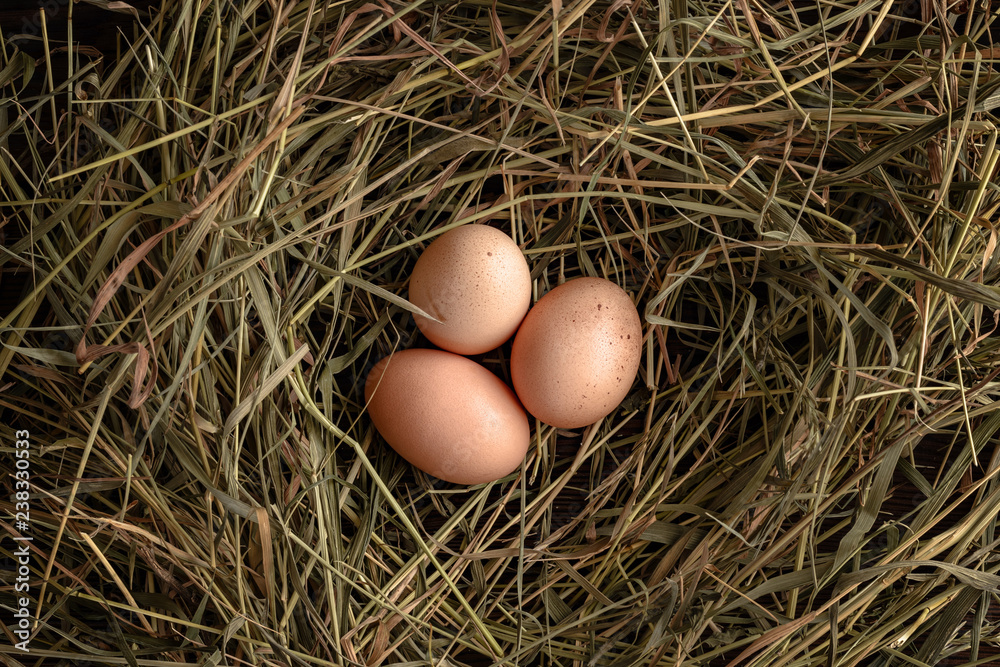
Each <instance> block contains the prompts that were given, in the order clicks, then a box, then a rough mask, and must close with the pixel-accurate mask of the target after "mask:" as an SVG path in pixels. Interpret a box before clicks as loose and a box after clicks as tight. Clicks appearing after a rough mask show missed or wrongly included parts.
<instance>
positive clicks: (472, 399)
mask: <svg viewBox="0 0 1000 667" xmlns="http://www.w3.org/2000/svg"><path fill="white" fill-rule="evenodd" d="M365 401H366V402H367V403H368V414H369V415H371V418H372V421H373V422H374V423H375V428H377V429H378V432H379V433H381V434H382V437H383V438H385V440H386V442H388V443H389V445H390V446H391V447H392V448H393V449H395V450H396V452H398V453H399V455H400V456H402V457H403V458H404V459H406V460H407V461H409V462H410V463H412V464H413V465H415V466H416V467H418V468H420V469H421V470H423V471H424V472H426V473H429V474H431V475H434V476H435V477H439V478H441V479H443V480H446V481H449V482H454V483H456V484H481V483H483V482H492V481H495V480H497V479H500V478H501V477H503V476H505V475H507V474H509V473H511V472H513V471H514V470H516V469H517V467H518V466H519V465H521V460H522V459H524V454H525V452H526V451H528V443H529V440H530V428H529V426H528V417H527V415H526V414H525V413H524V409H523V408H522V407H521V404H520V403H518V400H517V397H516V396H515V395H514V392H512V391H511V390H510V388H509V387H508V386H507V385H505V384H504V383H503V382H502V381H501V380H500V378H498V377H497V376H495V375H493V373H491V372H489V371H488V370H486V369H485V368H483V367H482V366H480V365H479V364H477V363H476V362H474V361H472V360H471V359H466V358H465V357H460V356H459V355H457V354H452V353H451V352H444V351H442V350H419V349H413V350H403V351H402V352H396V353H395V354H392V355H389V356H388V357H386V358H384V359H382V360H381V361H379V362H378V363H377V364H376V365H375V368H373V369H372V370H371V372H370V373H369V374H368V379H367V380H366V382H365Z"/></svg>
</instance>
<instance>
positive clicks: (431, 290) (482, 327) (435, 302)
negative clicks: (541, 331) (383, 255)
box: [409, 225, 531, 354]
mask: <svg viewBox="0 0 1000 667" xmlns="http://www.w3.org/2000/svg"><path fill="white" fill-rule="evenodd" d="M409 299H410V302H411V303H413V304H414V305H415V306H417V307H419V308H420V309H422V310H423V311H424V312H426V313H427V314H429V315H431V316H432V317H435V318H437V319H438V320H440V322H435V321H434V320H431V319H428V318H426V317H421V316H416V321H417V326H418V327H419V328H420V330H421V331H422V332H423V333H424V335H425V336H427V338H428V340H430V341H431V342H432V343H434V344H435V345H437V346H438V347H440V348H442V349H445V350H448V351H450V352H455V353H457V354H480V353H482V352H488V351H489V350H492V349H494V348H496V347H499V346H500V345H502V344H503V343H504V342H505V341H506V340H507V339H509V338H510V337H511V336H512V335H514V332H515V331H517V327H518V325H519V324H520V323H521V320H522V319H524V314H525V313H527V312H528V306H529V305H530V304H531V274H530V272H529V271H528V263H527V262H526V261H525V260H524V255H522V254H521V250H520V248H518V247H517V244H516V243H514V241H513V240H512V239H511V238H510V237H509V236H507V234H505V233H504V232H502V231H500V230H499V229H494V228H493V227H487V226H486V225H465V226H463V227H456V228H455V229H452V230H450V231H447V232H445V233H444V234H442V235H441V236H439V237H438V238H437V239H435V240H434V242H433V243H431V244H430V245H429V246H427V248H426V249H425V250H424V252H423V253H422V254H421V255H420V257H419V258H418V259H417V264H416V266H415V267H414V268H413V273H412V274H411V275H410V293H409Z"/></svg>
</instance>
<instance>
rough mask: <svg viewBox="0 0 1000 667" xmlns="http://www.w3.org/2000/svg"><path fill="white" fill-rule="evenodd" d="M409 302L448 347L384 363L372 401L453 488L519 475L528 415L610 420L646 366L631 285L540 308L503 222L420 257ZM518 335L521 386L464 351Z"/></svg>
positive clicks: (566, 289) (383, 428) (444, 241)
mask: <svg viewBox="0 0 1000 667" xmlns="http://www.w3.org/2000/svg"><path fill="white" fill-rule="evenodd" d="M409 299H410V302H411V303H412V304H413V305H415V306H417V307H418V308H420V309H421V310H422V311H423V312H425V313H426V314H427V315H429V316H430V317H429V318H428V317H423V316H417V317H416V322H417V326H418V327H419V328H420V330H421V332H423V334H424V335H425V336H427V338H428V340H430V341H431V342H432V343H434V344H435V345H437V346H438V347H440V348H442V349H441V350H427V349H411V350H404V351H401V352H396V353H394V354H391V355H389V356H388V357H385V358H384V359H382V360H381V361H379V363H378V364H376V366H375V367H374V368H373V369H372V371H371V372H370V373H369V374H368V378H367V380H366V382H365V401H366V403H367V405H368V413H369V414H370V415H371V418H372V421H373V422H374V424H375V428H377V429H378V432H379V433H380V434H381V435H382V437H383V438H385V440H386V442H388V443H389V445H390V446H391V447H392V448H393V449H395V450H396V452H398V453H399V454H400V456H402V457H403V458H404V459H406V460H407V461H409V462H410V463H412V464H413V465H414V466H416V467H417V468H420V469H421V470H423V471H424V472H427V473H429V474H431V475H434V476H435V477H439V478H441V479H443V480H446V481H449V482H454V483H457V484H481V483H483V482H490V481H494V480H497V479H499V478H501V477H503V476H505V475H507V474H509V473H510V472H512V471H513V470H515V469H516V468H517V467H518V466H519V465H520V464H521V461H522V460H523V459H524V454H525V452H526V451H527V450H528V444H529V442H530V427H529V426H528V418H527V415H526V414H525V410H527V411H528V412H530V413H531V414H532V415H534V416H535V417H537V418H538V419H539V420H541V421H543V422H545V423H547V424H550V425H552V426H556V427H559V428H578V427H581V426H587V425H589V424H593V423H594V422H596V421H598V420H600V419H602V418H603V417H605V416H606V415H608V414H610V413H611V411H612V410H614V409H615V407H616V406H617V405H618V404H619V403H621V401H622V399H624V398H625V396H626V395H627V394H628V391H629V389H630V388H631V386H632V380H633V379H634V378H635V374H636V372H637V371H638V369H639V358H640V353H641V341H642V327H641V323H640V320H639V313H638V312H637V311H636V308H635V304H633V303H632V299H631V298H630V297H629V296H628V294H626V293H625V291H624V290H622V289H621V288H620V287H618V285H616V284H614V283H612V282H610V281H608V280H604V279H603V278H577V279H575V280H570V281H568V282H566V283H563V284H562V285H560V286H558V287H556V288H554V289H552V290H551V291H550V292H548V293H547V294H546V295H545V296H543V297H542V298H541V299H539V300H538V303H536V304H535V307H534V308H532V309H531V310H530V311H529V310H528V308H529V306H530V304H531V274H530V271H529V270H528V264H527V262H525V260H524V255H522V254H521V250H520V249H519V248H518V247H517V244H515V243H514V241H513V240H511V238H510V237H509V236H507V235H506V234H504V233H503V232H501V231H500V230H498V229H494V228H493V227H488V226H485V225H466V226H463V227H457V228H455V229H453V230H451V231H448V232H446V233H445V234H442V235H441V236H440V237H438V239H437V240H435V241H434V242H433V243H431V244H430V245H429V246H428V247H427V249H426V250H424V252H423V254H421V255H420V258H419V259H418V260H417V264H416V266H415V267H414V269H413V274H412V275H411V276H410V292H409ZM511 336H514V345H513V348H512V350H511V358H510V373H511V380H512V382H513V384H514V391H511V389H510V388H509V387H508V386H507V385H506V384H504V383H503V381H501V380H500V378H498V377H497V376H495V375H494V374H493V373H491V372H490V371H488V370H487V369H485V368H483V367H482V366H480V365H479V364H478V363H476V362H475V361H473V360H471V359H468V358H466V357H464V356H462V355H472V354H481V353H483V352H488V351H489V350H492V349H495V348H497V347H499V346H500V345H502V344H503V343H504V342H505V341H507V340H508V339H509V338H510V337H511ZM515 392H516V394H515ZM522 406H523V407H522Z"/></svg>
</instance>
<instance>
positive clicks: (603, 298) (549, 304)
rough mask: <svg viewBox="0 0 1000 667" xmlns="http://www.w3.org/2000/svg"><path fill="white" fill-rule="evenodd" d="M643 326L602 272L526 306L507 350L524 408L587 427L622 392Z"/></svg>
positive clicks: (564, 424)
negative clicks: (600, 274) (527, 309)
mask: <svg viewBox="0 0 1000 667" xmlns="http://www.w3.org/2000/svg"><path fill="white" fill-rule="evenodd" d="M641 352H642V327H641V322H640V320H639V313H638V312H637V311H636V308H635V304H633V303H632V299H631V298H630V297H629V295H628V294H626V293H625V291H624V290H622V288H620V287H618V285H616V284H614V283H613V282H610V281H608V280H604V279H603V278H577V279H575V280H570V281H568V282H566V283H563V284H562V285H560V286H558V287H556V288H554V289H553V290H551V291H550V292H549V293H548V294H546V295H545V296H543V297H542V298H541V299H539V300H538V303H536V304H535V307H534V308H532V309H531V311H530V312H529V313H528V315H527V317H525V318H524V322H522V323H521V328H520V329H519V330H518V332H517V336H516V337H515V338H514V347H513V349H512V351H511V357H510V372H511V379H512V380H513V382H514V390H515V391H516V392H517V396H518V398H520V399H521V403H522V404H523V405H524V407H525V409H527V410H528V412H530V413H531V414H532V415H534V416H535V417H537V418H538V419H540V420H541V421H543V422H545V423H546V424H551V425H552V426H556V427H558V428H578V427H581V426H588V425H590V424H593V423H594V422H596V421H598V420H599V419H602V418H603V417H605V416H607V415H608V414H610V413H611V412H612V411H613V410H614V409H615V408H616V407H617V406H618V404H619V403H621V402H622V400H623V399H624V398H625V396H626V395H628V392H629V389H631V387H632V381H633V380H634V379H635V374H636V371H638V370H639V359H640V356H641Z"/></svg>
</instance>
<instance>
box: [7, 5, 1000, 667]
mask: <svg viewBox="0 0 1000 667" xmlns="http://www.w3.org/2000/svg"><path fill="white" fill-rule="evenodd" d="M90 4H91V5H94V6H96V8H95V7H88V9H90V11H92V12H98V11H99V12H105V13H106V12H110V11H113V10H116V9H117V10H119V11H123V12H126V13H127V12H128V11H129V6H128V5H126V4H125V3H108V2H103V1H102V2H97V1H96V0H90ZM963 6H964V7H965V8H964V9H962V10H961V12H962V13H958V11H959V8H958V7H957V6H955V5H949V6H945V4H944V3H937V2H933V3H931V2H927V3H914V2H911V3H906V4H903V5H893V4H888V3H883V2H880V1H879V0H861V1H860V2H858V3H838V2H825V3H815V4H812V3H796V4H789V3H784V4H781V5H775V6H774V7H771V6H770V3H756V2H749V1H748V0H737V2H729V1H726V2H719V1H716V0H707V1H705V2H694V1H689V2H681V1H677V2H659V3H654V2H632V3H628V2H610V1H608V0H579V1H567V2H565V3H564V2H553V3H551V4H548V5H545V6H533V5H531V4H530V3H520V4H518V3H511V4H500V3H496V4H493V3H490V2H485V1H482V2H461V3H445V2H437V1H432V0H423V1H417V2H394V1H390V2H382V1H381V0H379V1H377V2H362V1H358V0H347V1H344V2H320V1H318V0H299V1H295V0H267V1H263V0H245V1H244V2H240V3H230V2H221V1H218V0H205V1H199V2H195V1H194V0H162V4H161V5H159V6H155V7H153V8H152V10H150V15H149V16H148V17H147V16H145V14H144V12H145V10H144V9H143V10H142V12H143V14H140V10H135V11H136V15H137V16H140V17H141V18H142V20H141V21H140V22H136V23H135V24H134V25H132V26H131V29H130V31H129V32H127V33H126V34H125V35H123V37H122V38H121V39H120V40H119V47H118V48H117V50H116V52H115V53H114V54H111V55H112V56H113V57H108V58H106V59H103V60H102V59H101V58H99V57H98V56H97V55H96V52H94V51H93V50H87V49H79V50H78V51H77V52H76V57H74V58H72V59H69V60H67V59H66V57H65V53H66V51H65V49H63V50H61V51H60V50H59V48H58V47H60V46H63V45H59V44H56V43H54V42H51V41H50V40H49V39H48V29H49V28H48V27H47V25H43V26H42V30H41V35H40V38H41V39H42V40H43V45H42V47H41V48H43V53H44V55H43V57H42V58H41V59H40V60H39V61H38V63H37V67H36V63H35V60H34V59H33V58H32V57H30V56H29V55H27V54H26V51H28V52H31V49H33V48H34V49H38V48H39V46H38V43H37V41H33V40H27V39H22V40H12V38H13V37H14V36H13V35H12V34H10V32H9V31H6V30H5V31H4V33H3V43H2V44H0V47H2V49H0V50H2V53H3V62H2V66H0V85H2V86H3V88H4V95H5V96H8V103H7V104H6V105H3V106H0V136H2V141H3V143H2V147H3V158H2V159H0V197H2V201H3V204H2V205H3V209H4V211H5V213H4V223H3V233H4V234H5V239H6V240H5V241H4V242H3V252H2V254H0V266H2V268H3V269H4V271H6V272H8V276H5V278H4V280H5V281H7V280H10V279H11V277H10V274H13V276H15V277H16V276H17V275H27V277H28V279H27V282H26V283H25V291H24V293H23V295H20V296H19V297H18V298H17V299H16V303H17V305H16V307H14V308H13V309H11V310H10V311H9V312H5V313H0V340H2V343H3V348H0V374H2V378H3V379H2V382H0V387H2V393H0V409H2V410H3V420H2V427H0V433H2V437H3V444H2V447H3V452H4V454H3V457H4V460H5V463H4V464H2V465H4V466H7V465H8V464H11V463H12V462H13V461H14V445H13V444H12V443H13V442H14V440H15V432H16V431H17V430H19V429H26V430H28V431H30V434H31V438H30V442H31V446H32V447H33V458H32V468H31V499H30V504H31V526H30V533H31V535H32V536H33V537H34V541H33V542H32V544H31V550H32V551H31V554H32V556H31V596H32V602H31V607H30V608H31V613H32V615H37V616H38V619H37V623H36V624H35V625H34V626H33V631H32V636H31V640H30V647H31V653H30V654H23V653H21V652H19V651H18V650H17V649H16V648H0V655H3V656H4V659H5V660H7V661H10V662H11V664H36V663H35V662H33V661H35V660H37V659H39V658H42V659H45V660H47V661H52V662H47V663H46V664H57V662H56V661H62V662H58V664H82V663H83V661H90V662H94V663H100V664H128V665H133V666H134V665H140V664H141V665H157V666H164V667H165V666H167V665H174V664H205V665H215V664H234V665H235V664H261V665H272V664H273V665H292V664H310V665H359V664H366V665H389V664H405V665H462V664H476V665H487V664H507V665H570V664H573V665H633V664H635V665H638V664H643V665H646V664H663V665H689V666H692V667H694V666H702V665H734V666H735V665H760V666H764V665H767V666H769V667H770V666H773V667H783V666H785V665H788V666H796V667H804V666H813V665H815V666H819V665H827V664H838V665H876V664H877V665H890V664H892V665H903V664H909V665H931V664H935V663H936V662H938V661H940V660H943V659H945V658H947V657H949V656H952V655H954V654H957V653H962V655H964V656H966V658H967V659H968V660H969V661H971V663H970V664H976V663H975V661H977V660H979V661H983V660H987V659H988V658H989V656H990V655H994V654H995V653H996V651H997V649H996V646H997V644H998V642H1000V630H998V628H997V621H996V614H995V608H996V593H997V590H998V585H1000V578H998V569H1000V563H998V561H997V557H996V550H997V545H998V543H1000V540H998V537H997V534H996V528H997V525H996V524H997V514H998V510H1000V485H998V480H997V472H998V470H1000V468H998V463H1000V461H998V455H1000V450H998V448H997V439H996V438H997V432H998V430H1000V413H998V412H997V410H996V409H995V406H994V405H993V403H994V401H995V400H996V399H997V397H998V395H1000V384H998V382H997V375H998V374H1000V366H998V362H1000V352H998V341H1000V338H998V337H997V336H996V335H995V332H996V327H997V325H998V317H1000V315H998V313H1000V289H998V288H997V287H996V285H997V284H998V274H1000V268H998V259H997V257H998V255H997V253H996V243H997V234H996V228H995V223H994V220H995V213H996V210H997V208H998V202H1000V199H998V193H1000V190H998V188H997V186H996V184H995V183H994V182H993V180H994V178H995V177H994V175H995V173H996V163H997V159H998V155H1000V152H998V150H997V145H996V139H997V129H996V125H995V124H994V122H995V118H994V116H993V115H992V114H991V112H992V110H993V109H995V108H996V107H997V106H1000V96H998V95H997V94H996V93H995V92H994V91H995V90H996V89H997V86H998V85H1000V78H998V77H997V75H996V73H995V71H994V67H993V62H994V60H995V58H996V53H995V52H994V51H993V49H992V48H991V47H992V41H991V39H990V35H991V30H992V28H991V24H992V22H993V19H994V16H993V15H991V14H987V13H984V11H983V10H982V9H981V8H980V7H979V5H977V4H974V3H967V5H963ZM140 9H141V8H140ZM73 11H75V12H76V13H77V14H81V13H82V12H83V11H84V5H80V6H76V7H75V9H73V10H72V11H70V12H69V13H68V16H66V17H64V19H65V20H69V21H72V20H73ZM140 25H142V26H145V27H140ZM70 34H71V35H73V39H74V40H75V41H74V45H83V46H87V35H86V34H81V33H80V32H79V31H77V32H75V33H70ZM29 84H30V85H29ZM471 223H487V224H492V225H496V226H498V227H500V228H502V229H504V230H506V231H509V232H510V233H511V234H512V235H513V237H514V239H515V240H516V241H517V242H518V243H519V244H520V245H521V246H522V247H523V248H524V251H525V254H526V257H527V258H528V261H529V264H530V266H531V270H532V276H533V278H534V279H535V285H536V290H537V292H538V294H541V293H543V292H544V291H545V290H547V289H549V288H550V287H552V286H554V285H555V284H558V283H559V282H561V281H563V280H564V279H567V278H572V277H575V276H578V275H596V276H603V277H607V278H609V279H611V280H613V281H615V282H617V283H619V284H620V285H622V286H623V287H625V288H626V289H627V290H628V291H629V292H630V294H631V295H632V296H633V297H634V298H635V300H636V302H637V303H638V304H639V307H640V312H642V313H643V314H644V315H645V325H644V328H645V333H646V337H645V341H644V342H645V345H646V347H645V354H644V358H643V363H642V367H641V369H640V376H639V378H637V380H636V384H635V387H634V390H633V392H632V394H631V395H630V397H629V398H628V399H627V400H626V401H625V403H624V404H623V406H622V408H621V409H620V410H619V411H617V412H615V413H614V414H612V415H611V416H609V417H608V418H607V419H606V420H604V421H603V422H602V423H600V424H597V425H595V426H594V427H592V428H589V429H584V430H582V431H579V432H574V433H567V432H558V431H555V430H553V429H551V428H549V427H546V426H544V425H542V424H535V425H534V426H535V430H534V440H533V445H532V447H531V449H530V451H529V454H528V457H527V459H526V461H525V464H524V466H523V468H522V470H520V471H518V473H516V474H514V475H511V476H510V477H508V478H506V479H504V480H501V481H500V482H498V483H496V484H492V485H485V486H481V487H475V488H459V487H453V486H450V485H443V484H440V483H437V482H435V481H433V480H430V479H428V478H427V477H426V476H424V475H422V474H419V473H415V472H414V471H413V470H412V469H411V468H410V467H409V466H407V465H406V464H405V463H404V462H402V461H401V460H400V459H399V458H398V457H397V456H396V455H395V454H393V453H392V452H391V451H390V450H388V449H387V448H386V447H385V445H384V443H383V442H382V441H381V440H380V439H379V437H378V435H377V434H376V433H375V432H374V429H373V428H372V426H371V423H370V421H369V420H368V419H367V418H366V416H365V414H364V410H363V405H362V403H363V400H362V396H361V386H362V384H363V380H364V377H365V374H366V370H367V369H368V368H370V367H371V365H372V364H373V363H374V362H375V361H376V360H377V359H378V358H379V357H381V356H383V355H384V354H386V353H388V352H390V351H391V350H394V349H399V348H401V347H406V346H410V345H414V344H418V345H419V344H424V343H422V342H421V341H420V340H418V339H417V337H416V330H415V327H414V324H413V320H412V316H411V315H410V312H409V311H410V310H411V309H412V307H411V306H410V305H409V304H408V303H407V302H406V301H405V299H404V297H405V283H406V278H407V275H408V272H409V270H410V268H411V267H412V266H413V263H414V261H415V258H416V256H417V254H418V253H419V251H420V249H421V248H422V247H424V246H425V245H426V244H427V243H428V242H429V241H430V240H432V239H433V238H435V237H436V236H437V235H439V234H441V233H442V232H443V231H445V230H447V229H450V228H452V227H454V226H457V225H463V224H471ZM5 289H6V288H5ZM507 352H508V350H507V348H501V349H500V350H499V351H497V352H495V353H491V354H489V355H486V356H485V358H484V359H483V361H484V363H486V364H487V365H490V366H491V367H492V368H495V369H497V370H498V372H502V370H501V369H502V368H503V365H504V362H505V357H506V354H507ZM931 435H933V436H934V438H935V439H933V440H929V439H928V436H931ZM940 443H944V447H945V448H946V451H943V452H937V453H935V452H932V451H930V450H929V449H928V448H931V449H933V448H935V447H938V446H939V444H940ZM928 456H931V457H932V458H933V460H934V461H935V462H936V463H935V466H934V467H931V468H928V467H927V466H926V465H925V463H926V461H927V460H929V459H928ZM10 469H11V470H13V465H11V467H10ZM9 480H10V481H9V482H7V483H9V485H10V491H9V493H8V494H5V496H4V498H3V499H2V500H0V506H2V508H3V511H4V512H5V515H7V514H9V515H10V516H13V514H14V510H15V507H14V500H15V498H14V495H13V494H14V479H13V477H11V478H9ZM900 497H902V498H903V503H902V504H903V506H905V507H906V508H907V509H905V511H903V512H901V513H894V514H890V513H887V508H889V507H890V506H892V507H899V506H900V503H899V500H900ZM910 498H912V500H909V499H910ZM2 521H3V522H2V523H0V527H2V529H3V535H4V539H3V542H2V546H0V549H2V551H3V553H2V554H0V555H2V556H4V557H6V558H8V561H7V562H8V566H9V567H7V569H6V571H5V572H4V574H3V576H4V577H5V578H4V588H3V589H2V590H0V600H2V601H3V602H2V606H3V608H4V610H5V611H4V613H5V614H12V613H13V611H12V610H14V609H15V607H16V604H17V603H16V596H15V595H14V593H13V588H12V586H13V577H14V574H13V572H14V571H15V570H16V567H14V565H11V563H13V562H14V561H15V560H16V559H15V558H14V555H15V546H11V545H12V544H15V543H14V542H12V541H11V540H10V539H8V538H9V537H10V536H13V535H15V534H17V532H18V531H17V529H16V526H15V524H14V523H12V522H11V521H10V520H9V519H7V518H5V519H3V520H2ZM15 565H16V563H15ZM11 568H14V569H11ZM39 596H41V601H40V602H39V600H38V597H39ZM7 610H11V611H7ZM4 622H5V623H8V624H9V623H10V621H9V620H8V619H4ZM6 632H7V633H8V639H10V640H12V641H11V644H14V643H15V642H16V641H18V638H17V637H16V636H14V635H11V634H10V630H9V629H8V630H7V631H6ZM14 661H19V662H14ZM73 661H76V662H75V663H74V662H73ZM978 664H983V663H982V662H980V663H978Z"/></svg>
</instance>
